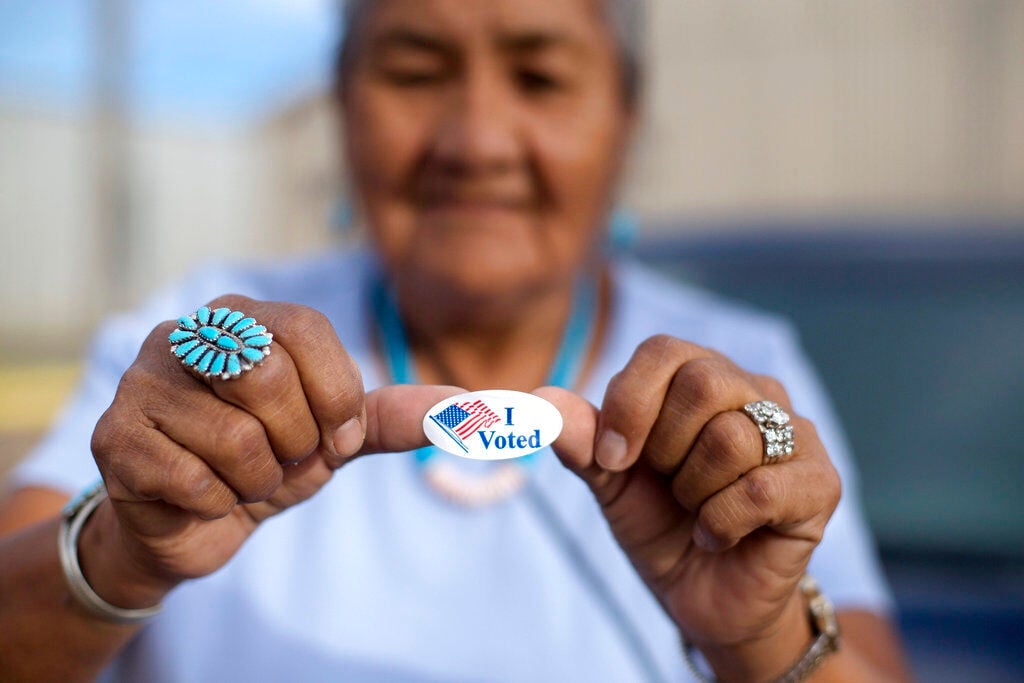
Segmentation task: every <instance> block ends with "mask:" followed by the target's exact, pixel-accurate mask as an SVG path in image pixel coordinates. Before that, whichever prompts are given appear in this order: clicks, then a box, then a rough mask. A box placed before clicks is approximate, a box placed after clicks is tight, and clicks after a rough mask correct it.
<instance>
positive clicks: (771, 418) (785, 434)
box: [743, 401, 794, 465]
mask: <svg viewBox="0 0 1024 683" xmlns="http://www.w3.org/2000/svg"><path fill="white" fill-rule="evenodd" d="M743 412H745V413H746V414H747V416H748V417H749V418H750V419H751V420H753V421H754V424H756V425H757V428H758V429H759V430H761V437H762V438H763V439H764V457H763V458H762V459H761V464H762V465H770V464H772V463H774V462H777V461H778V460H779V459H780V458H782V457H783V456H786V455H792V454H793V447H794V444H793V426H792V425H791V424H789V413H787V412H786V411H785V410H783V409H782V407H781V406H780V405H779V404H778V403H776V402H775V401H754V402H753V403H748V404H747V405H745V406H743Z"/></svg>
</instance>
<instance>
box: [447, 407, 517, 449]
mask: <svg viewBox="0 0 1024 683" xmlns="http://www.w3.org/2000/svg"><path fill="white" fill-rule="evenodd" d="M430 419H431V420H433V421H434V422H435V424H437V425H438V426H439V427H441V428H442V429H444V430H445V432H446V433H447V434H448V436H450V437H451V438H452V441H454V442H455V443H456V444H457V445H458V446H459V448H461V449H462V450H464V451H465V452H467V453H468V452H469V449H468V448H467V447H466V441H465V440H466V439H468V438H469V437H471V436H472V435H473V434H475V433H476V432H477V431H479V430H481V429H487V428H488V427H490V426H491V425H493V424H494V423H495V422H498V421H500V420H501V418H500V417H498V416H497V414H495V412H494V411H493V410H491V409H490V408H488V407H487V404H485V403H484V402H483V401H481V400H480V399H477V400H475V401H466V402H465V403H453V404H452V405H450V406H448V407H447V408H445V409H444V410H442V411H441V412H439V413H437V414H436V415H431V416H430Z"/></svg>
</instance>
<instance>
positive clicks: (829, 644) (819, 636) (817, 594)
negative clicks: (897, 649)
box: [683, 574, 839, 683]
mask: <svg viewBox="0 0 1024 683" xmlns="http://www.w3.org/2000/svg"><path fill="white" fill-rule="evenodd" d="M800 592H801V593H803V594H804V597H805V598H807V608H808V616H809V617H810V620H811V630H812V631H813V632H814V636H815V638H814V642H812V643H811V646H810V647H809V648H807V650H806V651H805V652H804V654H803V656H801V657H800V659H799V660H797V662H796V664H794V665H793V666H792V667H790V669H789V671H787V672H786V673H784V674H782V676H780V677H779V678H776V679H775V682H774V683H800V681H803V680H806V678H807V677H808V676H809V675H810V674H811V672H812V671H814V670H815V669H817V668H818V667H819V666H821V663H822V661H824V659H825V658H826V657H828V655H830V654H832V653H833V652H835V651H836V650H838V649H839V621H838V620H837V619H836V610H835V607H833V606H832V603H831V602H830V601H829V599H828V598H826V597H825V596H824V595H823V594H822V592H821V588H820V587H819V586H818V582H817V581H815V580H814V577H812V576H811V575H809V574H805V575H804V576H803V578H802V579H800ZM696 649H697V648H696V646H694V645H693V644H692V643H690V642H689V641H687V640H686V638H683V657H684V658H685V659H686V666H687V667H689V669H690V673H692V674H693V675H694V677H695V678H696V679H697V680H698V681H700V682H701V683H717V681H718V679H717V678H715V677H714V676H713V675H711V676H709V675H707V674H705V673H704V672H702V671H701V670H700V669H699V668H698V667H697V663H696V662H695V661H694V659H693V652H694V650H696Z"/></svg>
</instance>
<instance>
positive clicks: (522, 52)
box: [341, 0, 632, 298]
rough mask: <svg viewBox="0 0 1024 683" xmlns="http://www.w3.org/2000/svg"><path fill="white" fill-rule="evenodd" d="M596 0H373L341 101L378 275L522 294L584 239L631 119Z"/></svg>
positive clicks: (577, 251)
mask: <svg viewBox="0 0 1024 683" xmlns="http://www.w3.org/2000/svg"><path fill="white" fill-rule="evenodd" d="M601 6H602V3H601V2H600V1H599V0H378V1H376V2H373V3H371V4H370V8H369V9H368V10H367V12H366V14H365V15H364V16H363V18H362V20H361V22H360V24H359V27H358V33H357V34H356V35H354V36H353V38H354V40H355V41H356V42H355V43H354V45H353V48H354V49H353V50H352V52H351V54H352V55H353V57H352V59H351V60H350V62H349V64H348V70H347V72H346V78H345V82H344V91H343V93H342V95H341V97H342V104H343V112H344V119H345V126H346V128H345V136H346V141H347V151H348V160H349V167H350V169H351V173H352V182H353V189H354V190H355V194H356V196H357V198H358V201H359V202H360V207H359V208H360V209H361V211H362V212H363V215H364V217H365V218H366V220H367V222H368V225H369V228H370V232H371V236H372V239H373V241H374V242H375V245H376V247H377V249H378V251H379V252H380V254H381V255H382V257H383V259H384V262H385V263H386V265H387V267H388V269H389V271H390V272H391V273H392V274H394V275H397V276H400V277H401V278H403V279H405V280H406V281H407V284H410V285H412V286H416V287H431V288H434V289H437V290H439V291H441V292H447V293H449V294H456V295H462V296H464V297H470V298H472V297H474V296H484V297H488V296H493V295H495V294H496V293H498V292H505V293H519V294H522V295H530V294H531V293H534V292H539V291H542V290H543V289H544V288H547V287H550V286H552V285H553V284H561V283H564V282H566V281H567V280H568V279H569V278H571V276H572V273H573V271H574V270H575V268H576V267H577V266H578V265H579V264H580V263H581V261H583V260H584V259H585V258H586V257H587V255H588V253H589V252H590V250H591V249H592V246H593V245H594V244H595V243H596V241H597V239H596V237H597V236H596V234H595V233H597V232H600V231H601V229H602V225H601V224H602V223H603V221H604V214H605V212H606V209H607V205H608V202H609V201H610V194H611V192H612V191H613V186H614V183H615V180H616V175H617V173H618V170H619V167H620V163H621V157H622V154H623V150H624V148H625V146H626V139H627V137H628V135H629V129H630V127H631V120H632V117H631V110H630V108H629V107H628V106H627V105H626V103H625V102H624V99H623V89H622V75H621V68H622V67H621V64H620V62H619V60H618V57H617V52H616V46H615V43H614V40H613V37H612V33H611V30H610V27H609V26H608V25H607V23H606V21H605V18H604V15H603V11H602V9H601Z"/></svg>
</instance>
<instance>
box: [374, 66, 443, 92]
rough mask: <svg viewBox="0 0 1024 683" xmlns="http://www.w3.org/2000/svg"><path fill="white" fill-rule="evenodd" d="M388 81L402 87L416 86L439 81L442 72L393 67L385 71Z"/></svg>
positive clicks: (441, 77)
mask: <svg viewBox="0 0 1024 683" xmlns="http://www.w3.org/2000/svg"><path fill="white" fill-rule="evenodd" d="M386 76H387V79H388V81H389V82H391V83H392V84H393V85H397V86H400V87H404V88H417V87H423V86H428V85H434V84H437V83H440V82H441V80H442V79H443V78H444V73H442V72H441V71H436V70H421V69H415V70H413V69H394V70H390V71H387V72H386Z"/></svg>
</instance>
